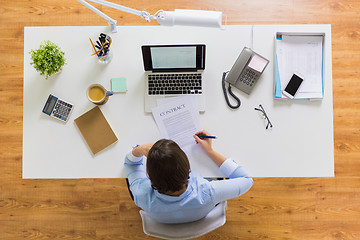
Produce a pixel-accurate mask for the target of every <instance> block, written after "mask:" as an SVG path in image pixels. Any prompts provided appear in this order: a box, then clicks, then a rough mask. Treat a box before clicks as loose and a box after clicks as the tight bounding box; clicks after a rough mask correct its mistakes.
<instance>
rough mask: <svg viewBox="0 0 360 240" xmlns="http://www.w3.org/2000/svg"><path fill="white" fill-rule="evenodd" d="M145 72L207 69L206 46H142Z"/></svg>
mask: <svg viewBox="0 0 360 240" xmlns="http://www.w3.org/2000/svg"><path fill="white" fill-rule="evenodd" d="M142 53H143V60H144V68H145V71H154V72H157V71H159V72H172V71H196V70H203V69H204V68H205V45H153V46H142Z"/></svg>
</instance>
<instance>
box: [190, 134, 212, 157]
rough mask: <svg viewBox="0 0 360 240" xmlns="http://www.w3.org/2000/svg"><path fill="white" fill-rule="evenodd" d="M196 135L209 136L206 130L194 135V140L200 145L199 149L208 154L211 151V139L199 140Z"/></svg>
mask: <svg viewBox="0 0 360 240" xmlns="http://www.w3.org/2000/svg"><path fill="white" fill-rule="evenodd" d="M197 135H206V136H210V135H211V134H210V133H208V132H207V131H206V130H202V131H200V132H197V133H195V135H194V138H195V141H196V143H197V144H200V146H201V148H202V149H203V150H204V151H205V152H206V153H207V154H209V153H210V152H212V151H213V149H212V139H211V138H199V137H198V136H197Z"/></svg>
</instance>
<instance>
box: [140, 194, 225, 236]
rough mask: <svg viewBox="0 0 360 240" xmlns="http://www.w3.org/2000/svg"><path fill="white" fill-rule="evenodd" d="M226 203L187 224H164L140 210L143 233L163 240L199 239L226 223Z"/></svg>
mask: <svg viewBox="0 0 360 240" xmlns="http://www.w3.org/2000/svg"><path fill="white" fill-rule="evenodd" d="M226 208H227V203H226V201H225V202H221V203H220V204H218V205H217V206H216V207H215V208H214V209H213V210H211V212H209V213H208V215H206V216H205V217H204V218H202V219H200V220H198V221H195V222H189V223H178V224H166V223H159V222H156V221H154V220H152V219H151V218H150V217H149V216H148V214H147V213H146V212H144V211H143V210H140V215H141V219H142V225H143V230H144V233H145V234H147V235H149V236H153V237H158V238H163V239H191V238H196V237H200V236H202V235H204V234H206V233H208V232H211V231H213V230H215V229H216V228H218V227H221V226H222V225H224V224H225V222H226V216H225V211H226Z"/></svg>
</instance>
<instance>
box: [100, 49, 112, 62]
mask: <svg viewBox="0 0 360 240" xmlns="http://www.w3.org/2000/svg"><path fill="white" fill-rule="evenodd" d="M111 59H112V52H111V51H110V49H108V51H107V52H106V53H104V54H103V55H98V60H99V63H101V64H107V63H109V62H110V61H111Z"/></svg>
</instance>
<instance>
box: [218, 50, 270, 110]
mask: <svg viewBox="0 0 360 240" xmlns="http://www.w3.org/2000/svg"><path fill="white" fill-rule="evenodd" d="M268 63H269V60H267V59H266V58H264V57H262V56H260V55H259V54H257V53H255V52H254V51H253V50H252V49H250V48H247V47H244V49H243V50H242V51H241V53H240V55H239V57H238V58H237V59H236V61H235V63H234V65H233V66H232V68H231V70H230V71H229V72H228V73H226V72H224V73H223V78H222V87H223V91H224V96H225V99H226V102H227V104H228V105H229V107H231V108H234V109H235V108H238V107H240V105H241V101H240V99H239V98H238V97H237V96H236V95H235V94H234V93H233V92H232V91H231V85H232V86H234V87H236V88H237V89H239V90H241V91H243V92H245V93H246V94H250V93H251V91H252V90H253V88H254V86H255V84H256V82H257V80H258V79H259V78H260V76H261V74H262V73H263V72H264V70H265V68H266V66H267V65H268ZM225 82H227V83H229V87H228V91H229V93H230V95H231V96H232V97H233V98H234V99H235V100H236V102H237V104H236V105H235V106H234V105H231V104H230V102H229V99H228V96H227V92H226V88H225Z"/></svg>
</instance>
